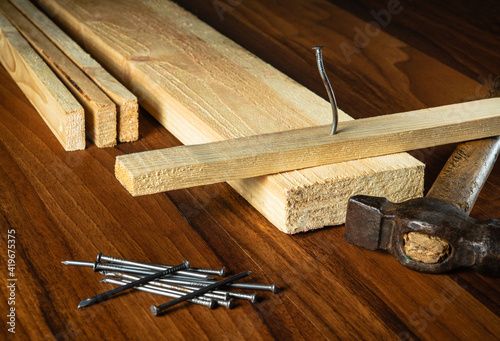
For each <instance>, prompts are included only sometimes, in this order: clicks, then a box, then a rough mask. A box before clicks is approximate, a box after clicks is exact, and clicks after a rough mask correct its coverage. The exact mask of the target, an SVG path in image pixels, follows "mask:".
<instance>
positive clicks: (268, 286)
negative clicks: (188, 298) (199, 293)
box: [190, 280, 279, 294]
mask: <svg viewBox="0 0 500 341" xmlns="http://www.w3.org/2000/svg"><path fill="white" fill-rule="evenodd" d="M213 283H216V282H214V281H199V280H192V281H191V284H190V285H193V286H201V285H200V284H203V285H210V284H213ZM226 286H227V287H231V288H239V289H250V290H261V291H271V292H273V293H275V294H277V293H279V288H278V287H277V286H276V283H273V284H257V283H230V284H227V285H226Z"/></svg>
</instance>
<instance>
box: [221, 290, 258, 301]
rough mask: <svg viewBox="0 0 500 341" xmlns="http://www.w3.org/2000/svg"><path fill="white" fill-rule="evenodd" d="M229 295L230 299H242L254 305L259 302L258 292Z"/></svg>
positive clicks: (232, 293)
mask: <svg viewBox="0 0 500 341" xmlns="http://www.w3.org/2000/svg"><path fill="white" fill-rule="evenodd" d="M227 293H228V294H229V296H230V297H234V298H241V299H243V300H247V301H250V302H252V303H255V302H257V293H256V292H254V293H253V294H244V293H240V292H230V291H228V292H227Z"/></svg>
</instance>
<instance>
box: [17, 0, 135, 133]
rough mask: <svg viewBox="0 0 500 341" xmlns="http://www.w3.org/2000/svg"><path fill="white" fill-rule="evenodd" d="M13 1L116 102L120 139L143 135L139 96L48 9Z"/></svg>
mask: <svg viewBox="0 0 500 341" xmlns="http://www.w3.org/2000/svg"><path fill="white" fill-rule="evenodd" d="M11 2H12V3H13V4H14V5H15V6H16V7H17V8H18V9H19V10H20V11H21V12H22V13H23V14H24V15H25V16H26V17H27V18H28V19H29V20H31V22H32V23H33V24H34V25H36V26H37V27H38V29H40V30H41V31H42V32H44V33H45V35H46V36H47V37H48V38H49V39H50V40H51V41H52V42H53V43H54V44H55V45H56V46H57V47H58V48H59V49H60V50H61V51H62V52H63V53H65V54H66V56H67V57H68V58H70V59H71V60H72V61H73V62H74V63H75V64H76V65H77V66H78V67H79V68H80V69H81V70H82V71H83V72H85V74H86V75H87V76H88V77H89V78H90V79H92V80H93V81H94V82H95V83H96V84H97V85H98V86H99V87H100V88H101V90H102V91H104V93H106V95H108V96H109V98H111V100H112V101H113V102H114V103H115V104H116V107H117V114H118V122H117V126H118V140H119V141H120V142H132V141H136V140H137V139H138V138H139V116H138V115H139V113H138V104H137V97H135V96H134V94H132V93H131V92H130V91H129V90H128V89H127V88H125V87H124V86H123V85H122V84H121V83H120V82H118V81H117V80H116V78H114V77H113V76H112V75H110V74H109V72H108V71H106V70H105V69H104V68H103V67H102V66H101V65H100V64H99V63H97V62H96V60H95V59H94V58H92V57H91V56H90V55H89V54H88V53H87V52H85V50H83V49H82V48H81V47H80V46H79V45H78V44H76V43H75V41H74V40H73V39H71V38H70V37H69V36H68V35H67V34H66V33H65V32H64V31H63V30H61V29H60V28H59V27H58V26H56V25H55V24H54V23H53V22H52V21H51V20H50V19H49V18H48V17H47V16H46V15H45V14H44V13H42V12H41V11H40V10H39V9H37V8H36V7H35V6H34V5H33V4H32V3H30V2H29V1H27V0H11Z"/></svg>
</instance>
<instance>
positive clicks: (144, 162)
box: [115, 98, 500, 195]
mask: <svg viewBox="0 0 500 341" xmlns="http://www.w3.org/2000/svg"><path fill="white" fill-rule="evenodd" d="M470 108H474V111H472V112H469V109H470ZM329 129H330V126H329V125H327V126H318V127H311V128H303V129H296V130H291V131H285V132H278V133H272V134H265V135H256V136H250V137H245V138H239V139H230V140H225V141H219V142H213V143H207V144H198V145H191V146H179V147H174V148H167V149H162V150H156V151H149V152H142V153H136V154H130V155H122V156H118V157H117V159H116V166H115V173H116V176H117V178H118V180H120V182H121V183H122V184H123V185H124V186H125V187H126V188H127V189H128V190H129V191H130V193H131V194H132V195H141V194H150V193H157V192H161V191H168V190H174V189H180V188H186V187H193V186H199V185H207V184H212V183H216V182H223V181H229V180H238V179H242V178H250V177H256V176H261V175H267V174H273V173H279V172H284V171H290V170H294V169H301V168H306V167H313V166H319V165H323V164H329V163H336V162H344V161H350V160H356V159H360V158H367V157H373V156H380V155H387V154H392V153H399V152H403V151H409V150H414V149H422V148H428V147H433V146H437V145H442V144H448V143H455V142H460V141H466V140H474V139H480V138H484V137H489V136H494V135H497V134H498V133H499V132H500V99H497V98H495V99H485V100H479V101H474V102H469V103H464V104H453V105H447V106H442V107H436V108H431V109H424V110H418V111H410V112H405V113H399V114H392V115H384V116H378V117H372V118H366V119H360V120H354V121H347V122H341V123H340V124H339V132H338V133H337V134H336V135H329V134H328V131H329Z"/></svg>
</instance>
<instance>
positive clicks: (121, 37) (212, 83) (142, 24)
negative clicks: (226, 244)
mask: <svg viewBox="0 0 500 341" xmlns="http://www.w3.org/2000/svg"><path fill="white" fill-rule="evenodd" d="M39 2H40V3H41V5H43V7H44V9H46V11H47V13H48V14H49V15H50V16H51V17H52V18H54V20H55V21H56V22H58V24H60V25H61V26H62V27H64V29H65V30H67V31H69V32H71V34H72V36H73V37H74V39H76V40H77V41H78V42H79V43H80V44H82V45H85V47H86V49H87V50H89V51H90V52H91V53H92V55H94V56H95V57H96V58H98V59H99V62H101V63H102V64H103V65H105V66H106V68H108V69H109V70H112V72H113V73H114V74H115V75H116V76H117V77H118V78H119V79H120V81H122V82H123V83H124V84H126V85H127V86H128V87H129V88H131V89H134V93H136V94H137V95H138V96H139V98H140V101H141V105H142V106H144V107H145V108H146V109H147V110H148V111H149V112H150V113H151V114H152V115H153V116H155V118H156V119H157V120H158V121H159V122H160V123H161V124H163V125H164V126H165V127H166V128H167V129H168V130H169V131H170V132H172V133H173V134H174V135H175V136H176V137H177V138H178V139H179V140H181V142H183V143H184V144H194V143H206V142H213V141H220V140H224V139H228V138H235V137H243V136H250V135H255V134H265V133H273V132H277V131H284V130H290V129H298V128H304V127H310V126H316V125H320V124H327V123H328V122H330V120H331V108H330V105H329V103H328V102H327V101H325V100H324V99H322V98H320V97H319V96H317V95H316V94H314V93H312V92H311V91H309V90H308V89H306V88H305V87H304V86H302V85H300V84H298V83H296V82H294V81H293V80H292V79H290V78H289V77H287V76H286V75H283V74H282V73H281V72H279V71H278V70H276V69H275V68H273V67H271V66H270V65H269V64H267V63H265V62H264V61H262V60H260V59H259V58H257V57H256V56H255V55H253V54H251V53H250V52H248V51H246V50H245V49H243V48H242V47H241V46H239V45H237V44H235V43H234V42H232V41H231V40H229V39H227V38H226V37H224V36H222V35H221V34H219V33H217V32H216V31H215V30H214V29H213V28H211V27H209V26H208V25H206V24H204V23H203V22H201V21H200V20H198V19H197V18H196V17H195V16H193V15H192V14H190V13H188V12H186V11H185V10H183V9H182V8H180V7H179V6H177V5H176V4H174V3H172V2H170V1H138V0H124V1H120V2H119V3H118V2H117V3H114V2H111V3H110V2H106V3H102V2H99V1H87V2H77V1H72V0H65V1H59V0H40V1H39ZM130 13H133V14H134V15H130ZM311 53H312V52H311ZM312 62H314V58H312ZM318 77H319V76H318ZM318 81H319V82H320V80H319V78H318ZM341 119H342V120H346V119H349V118H348V116H347V115H345V114H343V113H342V115H341ZM423 173H424V165H423V164H422V163H421V162H419V161H418V160H416V159H414V158H412V157H411V156H409V155H408V154H397V155H390V156H383V157H377V158H370V159H363V160H359V161H353V162H344V163H339V164H333V165H328V166H320V167H314V168H309V169H302V170H299V171H293V172H286V173H279V174H274V175H271V176H262V177H257V178H249V179H244V180H236V181H231V182H230V185H231V186H233V188H235V189H236V191H238V193H240V194H241V195H242V196H243V197H244V198H245V199H246V200H248V201H249V202H250V203H251V204H252V205H253V206H254V207H255V208H256V209H257V210H259V211H260V212H261V213H262V214H263V215H264V216H265V217H266V218H267V219H269V220H270V221H271V222H272V223H273V224H274V225H276V227H278V228H279V229H280V230H282V231H284V232H286V233H297V232H300V231H304V230H310V229H316V228H320V227H323V226H326V225H336V224H341V223H343V222H344V220H345V209H346V203H347V199H348V198H349V197H350V196H351V195H354V194H361V193H362V194H366V195H375V196H385V197H387V198H389V200H391V201H394V202H400V201H404V200H407V199H410V198H413V197H416V196H421V195H422V193H423Z"/></svg>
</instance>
